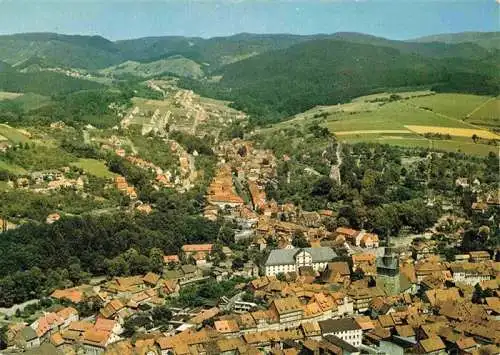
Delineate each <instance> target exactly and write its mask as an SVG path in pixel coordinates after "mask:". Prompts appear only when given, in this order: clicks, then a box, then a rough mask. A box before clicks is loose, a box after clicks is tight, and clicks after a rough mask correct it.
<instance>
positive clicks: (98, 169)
mask: <svg viewBox="0 0 500 355" xmlns="http://www.w3.org/2000/svg"><path fill="white" fill-rule="evenodd" d="M71 165H73V166H75V167H77V168H80V169H82V170H84V171H85V172H87V173H88V174H90V175H94V176H97V177H100V178H105V179H112V178H114V177H115V176H117V175H116V174H114V173H112V172H111V171H109V170H108V167H107V166H106V164H105V163H104V161H102V160H96V159H78V161H76V162H74V163H71Z"/></svg>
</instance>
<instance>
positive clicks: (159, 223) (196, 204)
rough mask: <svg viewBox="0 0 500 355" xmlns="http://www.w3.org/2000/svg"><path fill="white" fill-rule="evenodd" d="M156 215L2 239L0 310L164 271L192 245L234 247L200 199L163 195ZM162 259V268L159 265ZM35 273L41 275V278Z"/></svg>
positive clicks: (79, 220) (117, 217)
mask: <svg viewBox="0 0 500 355" xmlns="http://www.w3.org/2000/svg"><path fill="white" fill-rule="evenodd" d="M151 199H152V200H153V201H154V202H155V205H156V206H157V208H156V211H155V212H154V213H152V214H150V215H142V214H136V215H130V214H127V213H125V212H121V213H116V214H107V215H99V216H91V215H84V216H78V217H67V218H64V219H62V220H61V221H60V222H58V223H56V224H52V225H46V224H36V223H29V224H26V225H24V226H22V227H20V228H18V229H16V230H12V231H8V232H5V233H3V234H2V238H1V240H0V249H1V250H2V253H3V256H2V258H1V260H0V270H1V275H0V277H1V278H0V306H5V305H11V304H13V303H15V302H20V301H24V300H26V299H28V298H31V297H35V296H39V295H42V294H45V293H46V292H50V291H51V290H52V289H54V288H56V287H63V286H65V285H66V286H67V284H68V282H73V283H78V282H80V281H81V279H82V278H84V277H89V276H90V275H102V274H109V275H128V274H140V273H145V272H147V271H151V270H157V269H158V267H160V268H161V267H162V256H163V254H164V253H178V252H179V250H180V247H181V245H183V244H186V243H204V242H214V241H215V240H214V238H215V237H216V236H219V238H221V240H224V242H225V243H226V244H228V243H231V242H233V232H232V231H231V229H228V228H226V227H223V226H222V225H221V224H219V223H214V222H210V221H208V220H206V219H204V218H202V217H200V216H199V215H198V213H199V208H200V205H201V204H200V197H199V196H196V195H192V196H182V198H181V197H180V196H178V195H176V194H175V193H173V192H167V191H164V192H157V193H154V194H152V197H151ZM158 255H159V259H160V264H159V266H158ZM34 274H36V275H37V276H36V277H35V276H34Z"/></svg>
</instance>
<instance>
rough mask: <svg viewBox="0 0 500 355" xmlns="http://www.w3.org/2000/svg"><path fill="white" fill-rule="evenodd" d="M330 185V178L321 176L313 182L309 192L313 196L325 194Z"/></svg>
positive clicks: (328, 190)
mask: <svg viewBox="0 0 500 355" xmlns="http://www.w3.org/2000/svg"><path fill="white" fill-rule="evenodd" d="M332 187H333V183H332V180H331V179H330V178H329V177H326V176H322V177H320V178H319V179H318V180H316V182H315V183H314V185H313V187H312V191H311V194H312V195H313V196H326V195H328V193H329V192H330V190H331V189H332Z"/></svg>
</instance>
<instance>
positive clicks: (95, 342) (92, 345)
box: [82, 329, 118, 355]
mask: <svg viewBox="0 0 500 355" xmlns="http://www.w3.org/2000/svg"><path fill="white" fill-rule="evenodd" d="M116 340H118V338H117V337H114V336H113V335H112V333H111V332H109V331H104V330H97V329H90V330H87V331H86V332H85V333H84V334H83V339H82V345H83V349H84V350H85V354H86V355H99V354H102V353H104V351H105V350H106V347H107V346H108V345H109V344H111V343H112V342H113V341H116Z"/></svg>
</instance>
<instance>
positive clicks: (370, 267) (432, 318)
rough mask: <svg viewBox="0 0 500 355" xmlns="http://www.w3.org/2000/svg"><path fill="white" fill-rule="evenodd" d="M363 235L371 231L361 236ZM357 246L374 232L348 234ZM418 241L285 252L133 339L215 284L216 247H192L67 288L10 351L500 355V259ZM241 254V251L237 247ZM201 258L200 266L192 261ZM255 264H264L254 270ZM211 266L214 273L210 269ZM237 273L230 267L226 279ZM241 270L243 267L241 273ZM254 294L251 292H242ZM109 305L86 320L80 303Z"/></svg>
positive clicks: (22, 330) (14, 331) (23, 328)
mask: <svg viewBox="0 0 500 355" xmlns="http://www.w3.org/2000/svg"><path fill="white" fill-rule="evenodd" d="M361 234H362V233H361ZM339 236H342V237H347V236H350V237H349V238H350V239H349V238H347V240H349V241H348V243H353V245H356V244H357V242H356V240H359V244H361V243H362V240H363V234H362V235H361V237H359V234H356V233H351V232H350V231H345V230H340V231H339V235H338V236H337V237H339ZM421 243H423V241H418V243H417V242H416V243H415V244H414V246H413V247H412V250H411V251H410V252H403V251H401V250H396V249H393V248H390V247H386V248H378V249H377V248H374V249H371V250H368V251H367V250H363V249H360V250H356V251H355V253H354V254H352V255H349V256H339V255H337V253H336V252H335V251H334V250H333V249H332V248H330V247H321V246H317V247H307V248H283V249H274V250H272V251H271V252H270V254H269V255H268V257H267V259H266V261H265V262H264V264H263V265H262V268H261V274H262V273H263V274H264V276H260V277H259V276H258V275H257V273H256V272H255V270H252V272H249V273H246V274H244V275H242V276H245V277H247V278H250V281H248V282H246V283H241V284H238V285H237V286H236V289H237V290H239V293H238V294H237V295H236V296H234V297H233V298H231V299H228V298H227V297H225V296H224V297H222V298H221V299H220V300H219V302H218V303H216V304H211V305H208V304H207V306H205V307H201V308H194V309H190V308H184V309H178V308H175V307H171V310H172V314H173V317H172V319H171V320H170V321H169V324H170V326H169V328H168V329H163V328H162V329H158V328H154V329H150V330H146V329H143V330H142V331H141V332H140V334H138V335H136V336H134V338H133V340H132V339H130V338H127V337H125V336H123V325H124V323H125V322H126V321H127V319H129V318H130V317H134V315H135V314H136V313H137V312H140V310H141V309H143V307H144V305H147V306H148V307H153V308H154V307H158V306H163V305H165V304H167V305H168V304H169V301H168V300H169V299H172V298H175V297H177V296H178V295H179V292H180V290H181V289H182V288H183V287H186V286H187V285H191V284H193V283H196V282H199V281H202V280H207V279H211V278H213V279H214V282H216V280H219V278H218V277H219V276H221V274H217V273H214V270H216V269H222V268H223V266H220V265H219V266H216V267H215V266H214V267H212V268H209V269H207V267H209V266H210V264H211V258H212V255H213V253H214V246H213V245H212V244H198V245H184V246H183V247H182V251H181V253H180V254H179V255H176V254H173V255H165V256H164V258H163V259H164V264H165V270H164V272H163V274H162V275H159V274H155V273H151V272H150V273H148V274H146V275H141V276H130V277H119V278H114V279H112V280H107V281H104V282H101V283H100V284H98V285H94V286H92V285H83V286H78V287H74V288H70V289H60V290H56V291H54V292H53V293H52V295H51V297H52V298H53V299H57V300H65V302H70V305H69V306H68V303H64V304H65V306H56V308H55V309H51V310H50V311H46V312H44V313H43V314H42V315H41V316H40V317H39V318H38V319H37V320H35V321H34V322H33V323H31V324H29V325H26V324H12V325H11V326H10V327H9V345H10V348H9V349H18V350H19V349H25V350H27V351H29V350H30V349H40V348H42V347H45V348H47V349H50V351H53V354H92V355H93V354H117V353H120V354H147V355H150V354H151V355H152V354H157V355H160V354H174V355H175V354H179V355H181V354H182V355H188V354H207V355H208V354H227V355H229V354H231V355H233V354H271V353H272V354H283V355H285V354H339V355H341V354H362V353H363V354H390V355H392V354H406V353H414V354H447V353H452V354H477V355H479V354H498V353H499V352H500V263H499V262H495V261H494V260H492V256H491V255H490V253H488V252H486V251H473V252H470V253H468V254H463V255H459V256H457V260H456V261H453V262H447V261H443V260H441V259H440V257H439V256H438V255H437V254H434V252H433V250H432V249H431V250H424V249H423V248H422V247H421ZM225 253H227V256H228V257H229V258H231V251H230V250H226V251H225ZM187 261H189V263H188V262H187ZM254 267H255V266H254ZM207 270H211V272H210V274H208V273H207V272H206V271H207ZM234 275H236V273H235V272H234V271H231V269H230V268H229V269H227V272H226V274H225V275H224V277H225V278H230V277H232V276H234ZM239 275H241V274H239ZM243 294H244V295H246V297H245V298H243V297H242V295H243ZM88 302H97V304H99V305H101V306H100V309H99V311H98V312H97V313H96V314H95V315H93V316H91V317H87V318H85V319H80V317H79V315H78V312H77V311H76V308H78V307H77V306H78V305H79V304H81V303H88Z"/></svg>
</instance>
